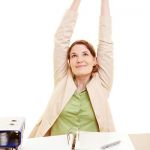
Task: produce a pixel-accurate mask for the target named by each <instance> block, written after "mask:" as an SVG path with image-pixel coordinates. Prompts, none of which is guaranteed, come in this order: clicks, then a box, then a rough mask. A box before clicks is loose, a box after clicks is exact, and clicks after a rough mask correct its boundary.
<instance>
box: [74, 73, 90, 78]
mask: <svg viewBox="0 0 150 150" xmlns="http://www.w3.org/2000/svg"><path fill="white" fill-rule="evenodd" d="M91 74H92V72H82V73H76V74H75V76H76V77H78V76H80V77H81V76H87V75H91Z"/></svg>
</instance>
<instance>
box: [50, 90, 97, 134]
mask: <svg viewBox="0 0 150 150" xmlns="http://www.w3.org/2000/svg"><path fill="white" fill-rule="evenodd" d="M70 129H71V131H72V132H73V133H75V132H76V131H77V129H79V130H80V131H93V132H94V131H95V132H96V131H97V132H98V131H99V127H98V123H97V120H96V117H95V114H94V111H93V108H92V105H91V102H90V98H89V95H88V92H87V90H85V91H82V92H80V93H78V92H75V93H74V95H73V96H72V97H71V99H70V100H69V102H68V103H67V104H66V106H65V107H64V109H63V111H62V112H61V114H60V115H59V117H58V118H57V120H56V121H55V123H54V124H53V126H52V128H51V135H61V134H67V133H68V130H70Z"/></svg>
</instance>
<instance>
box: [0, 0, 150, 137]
mask: <svg viewBox="0 0 150 150" xmlns="http://www.w3.org/2000/svg"><path fill="white" fill-rule="evenodd" d="M71 2H72V1H71V0H63V1H62V0H53V1H50V0H26V1H25V0H13V1H12V0H1V1H0V117H3V116H23V117H25V118H26V129H25V136H26V137H27V136H28V135H29V133H30V132H31V130H32V128H33V126H34V125H35V123H36V121H37V120H38V118H39V117H40V115H41V114H42V112H43V111H44V110H45V107H46V105H47V103H48V101H49V98H50V96H51V93H52V89H53V35H54V33H55V31H56V28H57V27H58V25H59V22H60V20H61V18H62V16H63V13H64V12H65V10H66V9H67V8H68V7H69V6H70V4H71ZM99 6H100V0H99V1H98V0H82V3H81V6H80V9H79V12H80V15H79V18H78V22H77V25H76V28H75V33H74V34H73V37H72V41H74V40H76V39H86V40H89V41H90V42H91V43H93V44H94V45H95V47H96V46H97V35H98V34H97V32H98V16H99ZM110 8H111V15H112V21H113V22H112V23H113V24H112V25H113V42H114V59H115V61H114V67H115V68H114V82H113V88H112V91H111V95H110V98H109V101H110V105H111V109H112V114H113V117H114V121H115V124H116V128H117V130H118V131H119V132H128V133H131V132H150V118H149V114H150V104H149V100H150V94H149V85H150V78H149V77H150V71H149V64H150V59H149V57H150V55H149V54H150V53H149V50H150V45H149V35H150V28H149V27H150V22H149V18H150V16H149V14H150V9H149V1H147V0H138V1H137V0H132V1H131V0H124V1H123V0H121V1H120V0H110Z"/></svg>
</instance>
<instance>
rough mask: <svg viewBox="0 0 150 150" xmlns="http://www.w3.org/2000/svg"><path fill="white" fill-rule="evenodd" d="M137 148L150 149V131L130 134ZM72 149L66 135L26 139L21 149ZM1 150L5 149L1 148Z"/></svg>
mask: <svg viewBox="0 0 150 150" xmlns="http://www.w3.org/2000/svg"><path fill="white" fill-rule="evenodd" d="M129 137H130V139H131V141H132V143H133V145H134V148H135V150H150V133H149V134H148V133H145V134H144V133H143V134H129ZM50 149H52V150H53V149H55V150H70V147H69V146H68V141H67V138H66V135H62V136H59V138H57V136H55V137H53V138H51V137H41V138H31V139H24V142H23V145H22V149H21V150H50ZM0 150H4V149H1V148H0Z"/></svg>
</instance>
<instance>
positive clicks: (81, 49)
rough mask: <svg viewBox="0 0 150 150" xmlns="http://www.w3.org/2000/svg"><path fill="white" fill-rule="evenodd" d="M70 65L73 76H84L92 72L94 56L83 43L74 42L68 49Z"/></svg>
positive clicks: (94, 61)
mask: <svg viewBox="0 0 150 150" xmlns="http://www.w3.org/2000/svg"><path fill="white" fill-rule="evenodd" d="M69 63H70V67H71V70H72V72H73V74H74V75H75V76H84V75H88V74H91V73H92V70H93V66H95V64H96V58H95V57H93V56H92V54H91V52H90V51H89V50H88V49H87V47H86V46H85V45H83V44H76V45H74V46H73V47H72V49H71V51H70V60H69Z"/></svg>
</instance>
